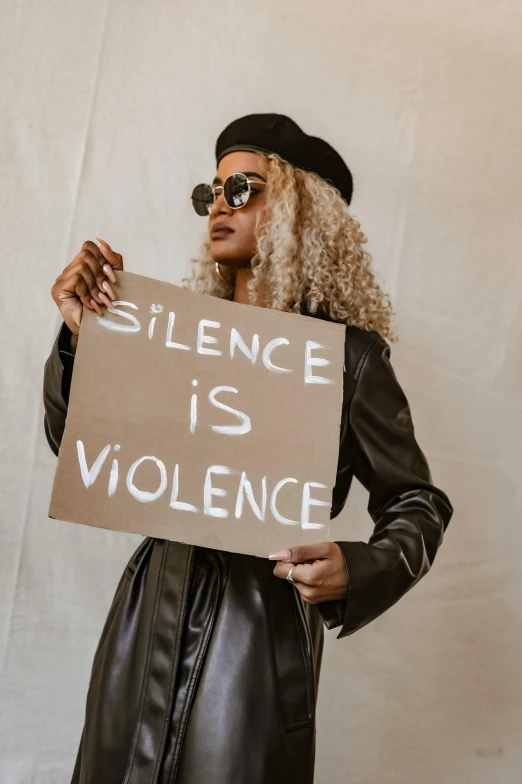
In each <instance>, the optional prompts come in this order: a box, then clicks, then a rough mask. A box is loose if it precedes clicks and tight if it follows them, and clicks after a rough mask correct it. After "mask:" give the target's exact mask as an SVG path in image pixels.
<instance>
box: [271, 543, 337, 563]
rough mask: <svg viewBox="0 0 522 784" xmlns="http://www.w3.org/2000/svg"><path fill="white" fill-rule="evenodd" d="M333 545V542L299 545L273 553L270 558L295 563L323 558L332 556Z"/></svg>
mask: <svg viewBox="0 0 522 784" xmlns="http://www.w3.org/2000/svg"><path fill="white" fill-rule="evenodd" d="M331 546H332V542H318V544H305V545H299V546H298V547H290V548H289V549H288V550H281V551H279V552H277V553H271V554H270V555H269V556H268V558H269V560H271V561H287V562H290V563H293V564H298V563H305V562H306V561H317V560H319V559H321V558H329V557H330V555H331V552H332V551H331Z"/></svg>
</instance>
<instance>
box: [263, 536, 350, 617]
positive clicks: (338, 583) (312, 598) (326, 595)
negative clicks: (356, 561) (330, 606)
mask: <svg viewBox="0 0 522 784" xmlns="http://www.w3.org/2000/svg"><path fill="white" fill-rule="evenodd" d="M268 557H269V558H270V560H272V561H273V560H277V563H276V565H275V568H274V574H275V576H276V577H281V578H282V579H286V577H287V575H288V572H289V571H290V569H291V568H292V566H294V567H295V568H294V571H293V572H292V577H293V580H294V585H295V587H296V588H297V590H298V591H299V593H300V594H301V596H302V597H303V599H304V601H305V602H308V604H319V602H329V601H332V600H333V599H346V597H347V595H348V572H347V570H346V565H345V563H344V558H343V554H342V552H341V548H340V547H339V545H338V544H336V543H335V542H320V543H319V544H310V545H301V546H300V547H292V548H290V549H289V550H285V551H284V552H278V553H272V555H269V556H268Z"/></svg>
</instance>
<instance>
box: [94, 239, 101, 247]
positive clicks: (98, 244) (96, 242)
mask: <svg viewBox="0 0 522 784" xmlns="http://www.w3.org/2000/svg"><path fill="white" fill-rule="evenodd" d="M94 244H95V245H97V246H98V247H100V240H99V239H98V237H96V239H95V240H94Z"/></svg>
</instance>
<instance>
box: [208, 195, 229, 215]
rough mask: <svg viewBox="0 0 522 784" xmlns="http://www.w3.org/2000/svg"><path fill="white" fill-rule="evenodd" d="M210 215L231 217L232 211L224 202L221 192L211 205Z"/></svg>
mask: <svg viewBox="0 0 522 784" xmlns="http://www.w3.org/2000/svg"><path fill="white" fill-rule="evenodd" d="M210 214H211V215H214V216H216V215H231V214H232V210H231V208H230V207H229V206H228V204H227V203H226V201H225V197H224V196H223V192H221V193H220V194H219V195H218V197H217V199H216V200H215V201H214V202H213V203H212V207H211V208H210Z"/></svg>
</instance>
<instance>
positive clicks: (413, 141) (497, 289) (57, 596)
mask: <svg viewBox="0 0 522 784" xmlns="http://www.w3.org/2000/svg"><path fill="white" fill-rule="evenodd" d="M0 14H1V19H0V21H1V24H0V72H1V82H2V90H1V92H0V125H1V137H0V180H1V191H0V232H1V233H0V254H1V256H0V258H1V270H2V295H1V299H2V307H1V309H0V319H1V322H0V323H1V327H0V339H1V351H2V360H1V363H0V367H1V374H2V392H1V394H2V397H1V409H0V410H1V416H2V425H1V426H2V430H1V433H2V438H1V442H2V452H1V458H0V459H1V514H2V527H1V539H0V620H1V635H0V661H1V668H2V669H1V683H0V707H1V727H0V743H1V746H2V748H1V752H0V781H1V782H2V784H62V783H63V784H65V783H66V782H68V781H69V776H70V774H71V771H72V766H73V759H74V756H75V753H76V748H77V744H78V741H79V737H80V732H81V727H82V722H83V711H84V701H85V695H86V689H87V683H88V677H89V670H90V665H91V660H92V656H93V653H94V649H95V645H96V642H97V639H98V636H99V633H100V631H101V627H102V624H103V621H104V618H105V615H106V612H107V609H108V607H109V604H110V602H111V599H112V593H113V590H114V588H115V585H116V582H117V580H118V578H119V575H120V573H121V570H122V568H123V566H124V564H125V562H126V559H127V558H128V556H129V554H130V552H131V551H132V550H133V549H134V547H135V546H136V544H137V543H138V542H139V541H140V539H139V537H131V536H126V535H123V534H118V533H113V532H110V531H102V530H96V529H92V528H86V527H82V526H76V525H71V524H67V523H63V522H59V521H54V520H49V519H47V507H48V500H49V494H50V487H51V482H52V477H53V471H54V465H55V459H54V457H53V456H52V454H51V452H50V450H49V449H48V447H47V444H46V443H45V439H44V433H43V425H42V416H43V415H42V404H41V377H42V368H43V363H44V360H45V358H46V356H47V354H48V352H49V350H50V348H51V345H52V342H53V338H54V335H55V333H56V329H57V327H58V317H57V310H56V308H55V306H54V304H53V302H52V300H51V297H50V288H51V285H52V283H53V282H54V279H55V278H56V277H57V275H58V274H59V273H60V271H61V270H62V268H63V267H64V266H65V265H66V263H68V262H69V261H70V260H71V259H72V258H73V256H74V255H75V254H76V253H77V251H78V250H79V248H80V246H81V243H82V242H83V241H84V240H85V239H88V238H94V237H95V236H101V237H103V238H104V239H106V240H107V241H108V242H110V243H111V244H112V245H113V247H114V248H115V249H117V250H119V251H121V252H122V253H123V254H124V257H125V261H126V267H127V269H129V270H131V271H134V272H140V273H143V274H146V275H150V276H153V277H158V278H161V279H164V280H168V281H171V282H174V283H179V282H180V280H181V278H182V277H183V275H185V274H186V273H187V272H188V269H189V259H190V257H191V255H192V254H194V253H195V252H196V250H197V248H198V245H199V242H200V238H201V237H202V235H203V232H204V221H202V220H201V219H199V218H198V217H197V216H196V215H195V213H193V211H192V208H191V206H190V202H189V201H188V197H189V194H190V191H191V188H192V186H193V185H194V184H195V183H197V182H200V181H202V180H208V179H209V178H210V177H211V176H212V175H213V166H214V161H213V145H214V140H215V138H216V136H217V134H218V133H219V131H220V130H221V129H222V128H223V127H224V126H225V125H226V124H227V123H228V122H229V121H231V120H232V119H234V118H236V117H237V116H240V115H242V114H246V113H250V112H254V111H278V112H282V113H286V114H289V115H290V116H292V117H293V118H294V119H295V120H296V121H297V122H299V123H300V124H302V125H303V127H304V128H305V129H306V130H307V131H308V132H310V133H314V134H316V135H321V136H324V137H326V138H327V139H328V140H330V141H331V142H332V143H333V144H334V145H335V146H336V147H337V148H338V150H339V151H340V152H341V154H342V155H343V156H344V157H345V158H346V160H347V162H348V163H349V165H350V166H351V168H352V170H353V173H354V178H355V197H354V201H353V212H354V214H355V215H357V216H358V218H359V219H360V220H361V223H362V226H363V228H364V230H365V232H366V233H367V235H368V237H369V245H368V247H369V250H370V251H371V253H372V254H373V256H374V262H375V269H376V270H377V272H378V274H379V276H380V279H381V281H382V283H383V285H384V286H385V288H386V289H387V290H388V291H389V292H390V294H391V296H392V299H393V303H394V306H395V310H396V314H397V316H396V321H395V324H396V329H397V331H398V333H399V336H400V340H399V342H398V343H395V344H393V345H392V361H393V364H394V367H395V369H396V372H397V375H398V377H399V379H400V381H401V383H402V385H403V386H404V388H405V391H406V393H407V396H408V398H409V400H410V403H411V407H412V411H413V417H414V422H415V425H416V432H417V436H418V439H419V441H420V443H421V445H422V447H423V449H424V451H425V452H426V455H427V456H428V459H429V461H430V464H431V467H432V470H433V475H434V479H435V482H436V483H438V484H439V485H440V486H441V487H442V488H443V489H444V490H445V491H446V492H447V493H448V494H449V496H450V498H451V500H452V501H453V504H454V506H455V515H454V518H453V520H452V522H451V525H450V528H449V529H448V532H447V535H446V538H445V541H444V544H443V546H442V549H441V551H440V553H439V556H438V558H437V561H436V562H435V566H434V568H433V570H432V572H431V573H430V574H429V575H428V577H427V578H426V579H425V580H424V581H423V582H422V583H421V584H420V585H419V586H417V587H416V588H415V589H414V590H413V591H412V592H411V593H410V594H408V595H407V596H406V597H405V598H404V599H403V600H402V601H401V602H400V603H399V604H398V605H397V606H395V607H394V608H393V609H392V610H390V611H389V612H388V613H387V614H386V615H384V616H383V617H381V618H380V619H378V620H377V621H375V622H374V623H373V624H371V625H370V626H368V627H366V628H365V629H364V630H362V631H360V632H358V633H357V634H355V635H354V636H352V637H349V638H346V639H344V640H340V641H338V640H336V638H335V632H331V633H329V634H327V639H326V650H325V659H324V669H323V673H322V679H321V686H320V700H319V716H318V752H317V766H316V781H317V782H318V784H326V783H327V782H328V784H346V783H347V782H349V784H418V783H419V782H422V784H439V782H444V783H445V784H457V783H458V784H463V783H464V782H466V783H467V782H470V783H472V784H491V782H493V781H495V782H496V784H507V783H508V782H509V784H515V782H518V781H519V775H520V769H521V766H522V743H521V741H522V738H521V735H522V730H521V726H522V693H521V676H520V660H521V654H522V627H521V614H522V611H521V604H520V579H521V576H522V567H521V565H520V560H521V545H522V527H521V525H520V476H521V468H522V446H521V444H522V439H521V437H520V436H521V402H520V398H521V394H520V393H521V382H522V367H521V348H522V333H521V327H522V265H521V262H520V252H521V242H520V224H521V217H522V215H521V198H520V193H521V182H522V143H521V140H522V132H521V128H522V122H521V121H522V116H521V115H522V107H521V102H520V73H521V65H522V47H521V37H522V34H521V30H522V26H521V25H522V6H521V4H520V2H519V1H518V0H496V2H495V3H492V2H482V1H481V0H473V1H472V0H438V2H433V1H432V0H402V1H401V2H399V3H393V4H392V3H389V2H387V1H386V0H353V2H350V3H347V2H345V0H331V2H327V3H320V4H318V3H315V2H313V3H312V2H310V1H309V0H304V1H303V0H300V2H297V0H286V1H285V2H284V3H281V2H278V1H277V0H264V2H257V3H254V2H248V1H247V2H241V3H240V2H232V1H231V0H223V1H222V2H221V3H212V2H209V0H199V1H198V2H194V1H193V0H192V1H191V2H190V1H189V0H180V1H179V2H174V0H147V2H144V1H143V2H138V0H126V2H124V1H123V0H85V2H83V3H78V2H74V1H73V0H39V2H34V0H1V2H0ZM93 373H96V368H93ZM99 381H100V384H103V378H100V380H99ZM122 393H123V392H122ZM517 506H518V514H517ZM370 532H371V520H370V518H369V516H368V514H367V512H366V498H365V493H364V491H363V490H362V489H361V488H360V486H358V485H357V486H355V487H354V488H353V491H352V493H351V495H350V499H349V503H348V508H347V510H346V511H345V513H343V515H342V518H340V519H338V520H337V522H336V523H335V526H334V537H335V538H337V539H361V538H367V537H368V536H369V534H370ZM291 544H292V542H289V545H291Z"/></svg>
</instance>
